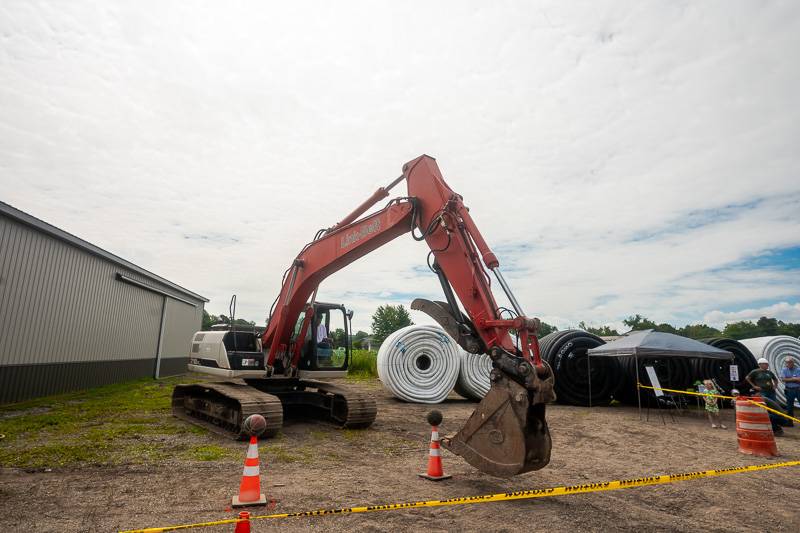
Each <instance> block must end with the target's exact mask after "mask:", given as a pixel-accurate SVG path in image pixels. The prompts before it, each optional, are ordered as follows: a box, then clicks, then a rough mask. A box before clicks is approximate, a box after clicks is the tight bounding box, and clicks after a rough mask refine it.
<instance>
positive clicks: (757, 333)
mask: <svg viewBox="0 0 800 533" xmlns="http://www.w3.org/2000/svg"><path fill="white" fill-rule="evenodd" d="M722 335H723V336H725V337H730V338H731V339H750V338H752V337H761V336H762V335H761V329H760V328H759V327H758V326H757V325H755V324H753V323H752V322H750V321H749V320H742V321H741V322H731V323H730V324H725V329H723V330H722Z"/></svg>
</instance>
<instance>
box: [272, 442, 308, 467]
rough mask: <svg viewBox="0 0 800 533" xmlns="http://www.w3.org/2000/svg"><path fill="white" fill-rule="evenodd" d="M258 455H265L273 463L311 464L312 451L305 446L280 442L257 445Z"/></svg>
mask: <svg viewBox="0 0 800 533" xmlns="http://www.w3.org/2000/svg"><path fill="white" fill-rule="evenodd" d="M258 449H259V456H262V455H261V454H264V455H263V456H265V457H267V458H268V459H269V460H271V461H272V462H274V463H302V464H311V463H312V462H313V460H314V452H313V451H312V450H311V449H310V448H308V447H306V446H298V447H286V446H284V445H282V444H264V445H262V446H259V448H258Z"/></svg>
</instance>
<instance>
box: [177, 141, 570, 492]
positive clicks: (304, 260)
mask: <svg viewBox="0 0 800 533" xmlns="http://www.w3.org/2000/svg"><path fill="white" fill-rule="evenodd" d="M401 181H405V182H406V184H407V187H408V193H407V195H406V196H401V197H398V198H394V199H393V200H391V201H389V202H388V204H387V205H386V206H385V207H384V208H383V209H380V210H378V211H376V212H374V213H372V214H369V215H366V216H363V215H364V214H365V213H366V212H367V211H368V210H369V209H370V208H371V207H373V206H374V205H375V204H376V203H378V202H380V201H381V200H383V199H385V198H387V197H388V196H389V190H390V189H392V188H393V187H394V186H396V185H397V184H398V183H400V182H401ZM405 233H411V235H412V237H413V238H414V239H415V240H417V241H425V243H426V244H427V245H428V247H429V253H428V259H427V262H428V266H429V267H430V269H431V270H432V271H433V272H434V273H435V274H436V276H437V277H438V279H439V281H440V283H441V286H442V289H443V291H444V296H445V301H430V300H424V299H416V300H414V301H413V302H412V305H411V307H412V309H417V310H420V311H423V312H426V313H427V314H429V315H430V316H432V317H433V318H434V319H435V320H436V321H437V322H438V323H439V324H440V325H441V326H442V327H443V328H444V329H445V331H446V332H447V333H448V334H449V335H450V336H451V337H452V338H453V339H455V341H456V342H458V344H459V345H460V346H461V347H462V348H463V349H464V350H466V351H467V352H470V353H476V354H478V353H486V354H489V356H490V358H491V360H492V366H493V369H492V371H491V374H490V380H491V388H490V390H489V392H488V393H487V394H486V396H485V397H484V399H483V400H482V401H481V402H480V404H479V405H478V406H477V408H476V409H475V411H474V412H473V413H472V415H471V416H470V418H469V419H468V420H467V422H466V423H465V424H464V426H463V427H462V428H461V429H460V430H459V431H458V432H457V433H456V434H455V435H452V436H449V437H445V438H443V439H442V441H441V444H442V446H443V447H445V448H446V449H448V450H450V451H451V452H453V453H455V454H457V455H460V456H461V457H463V458H464V459H465V460H466V461H467V462H468V463H470V464H471V465H473V466H474V467H476V468H478V469H479V470H481V471H483V472H486V473H488V474H491V475H495V476H501V477H509V476H513V475H516V474H520V473H523V472H527V471H531V470H537V469H540V468H542V467H544V466H545V465H547V464H548V462H549V460H550V449H551V440H550V433H549V430H548V427H547V421H546V419H545V407H546V404H547V403H548V402H551V401H553V400H554V399H555V394H554V392H553V372H552V369H550V367H549V366H548V365H547V363H546V362H545V361H543V360H542V358H541V356H540V353H539V344H538V340H537V332H538V328H539V320H538V319H536V318H528V317H527V316H526V315H525V313H524V312H523V310H522V308H521V306H520V304H519V303H518V302H517V300H516V298H515V297H514V295H513V293H512V292H511V289H510V288H509V286H508V284H507V283H506V280H505V279H504V277H503V274H502V272H501V271H500V262H499V261H498V260H497V257H496V256H495V254H494V253H493V252H492V251H491V249H490V248H489V246H488V245H487V244H486V241H485V240H484V239H483V237H482V236H481V234H480V232H479V231H478V228H477V226H476V225H475V222H474V221H473V220H472V216H471V215H470V213H469V209H468V208H467V207H466V206H465V205H464V203H463V199H462V197H461V196H460V195H459V194H457V193H455V192H453V190H452V189H451V188H450V187H449V186H448V185H447V183H445V181H444V179H443V178H442V175H441V172H440V171H439V167H438V165H437V164H436V161H435V160H434V159H433V158H432V157H430V156H427V155H423V156H420V157H418V158H416V159H414V160H413V161H409V162H408V163H406V164H405V165H403V173H402V175H401V176H399V177H398V178H397V179H395V180H394V181H392V182H391V183H390V184H389V185H388V186H387V187H381V188H379V189H378V190H377V191H375V193H373V194H372V196H370V197H369V198H368V199H367V200H366V201H364V202H363V203H362V204H361V205H360V206H358V207H357V208H356V209H355V210H354V211H353V212H352V213H350V214H349V215H347V216H346V217H345V218H343V219H342V220H341V221H340V222H338V223H337V224H335V225H333V226H331V227H330V228H326V229H322V230H320V231H319V232H317V234H316V235H315V237H314V239H313V240H312V241H311V242H310V243H308V244H307V245H306V246H304V247H303V249H302V250H301V251H300V253H299V254H298V255H297V257H296V258H295V259H294V261H292V264H291V265H290V266H289V268H288V269H287V270H286V272H285V273H284V277H283V284H282V287H281V291H280V294H279V295H278V297H277V298H276V300H275V302H274V303H273V305H272V308H271V309H270V314H269V319H268V322H267V327H266V329H265V330H264V331H263V333H261V334H259V333H256V332H255V331H236V330H235V329H228V330H227V331H203V332H198V333H196V334H195V336H194V338H193V342H192V350H191V352H192V353H191V355H190V362H189V369H190V370H192V371H195V372H200V373H204V374H208V375H212V376H217V377H221V378H229V381H225V382H208V383H199V384H191V385H179V386H177V387H176V388H175V390H174V392H173V400H172V405H173V413H174V414H175V415H176V416H178V417H181V418H183V419H186V420H189V421H191V422H193V423H196V424H200V425H204V426H205V427H208V428H209V429H212V430H214V431H217V432H219V433H223V434H227V435H230V436H232V437H235V438H241V437H242V436H243V432H242V427H241V426H242V421H243V420H244V419H245V418H246V417H247V416H249V415H250V414H253V413H260V414H262V415H264V417H265V418H266V419H267V423H268V429H267V434H268V435H269V434H275V433H276V432H277V431H278V430H279V429H280V427H281V424H282V421H283V417H284V415H287V416H292V415H295V416H302V417H312V418H323V419H327V420H330V421H333V422H335V423H338V424H340V425H342V426H344V427H351V428H364V427H368V426H369V425H370V424H372V422H373V421H374V419H375V416H376V414H377V409H376V404H375V401H374V399H373V398H372V397H370V396H369V395H366V394H364V393H360V392H354V391H350V390H348V389H347V388H346V387H342V386H340V385H334V384H331V383H327V382H325V381H320V380H318V379H316V378H326V377H338V376H343V375H345V374H346V370H347V364H348V361H349V357H350V334H349V332H350V327H349V319H351V318H352V312H350V311H347V310H346V308H345V307H344V306H342V305H338V304H329V303H322V302H317V301H316V295H317V289H318V287H319V284H320V283H321V282H322V281H323V280H324V279H325V278H327V277H328V276H330V275H331V274H333V273H334V272H336V271H338V270H340V269H342V268H344V267H345V266H347V265H349V264H350V263H352V262H353V261H356V260H357V259H359V258H361V257H363V256H364V255H366V254H368V253H370V252H372V251H374V250H377V249H378V248H380V247H381V246H383V245H384V244H386V243H388V242H389V241H391V240H393V239H395V238H397V237H399V236H400V235H403V234H405ZM489 272H491V273H492V274H493V275H494V278H495V279H496V280H497V283H498V284H499V285H500V287H501V288H502V290H503V292H504V293H505V294H506V296H507V298H508V300H509V302H510V303H511V307H512V308H513V309H507V308H503V307H500V306H498V304H497V302H496V301H495V298H494V296H493V294H492V290H491V286H492V278H491V276H490V274H489ZM459 302H460V304H461V305H460V306H459ZM337 317H338V320H339V321H340V322H338V323H339V324H342V323H343V325H344V328H337V329H343V331H344V335H341V334H340V335H338V336H336V335H334V334H333V333H332V330H331V326H332V325H337ZM231 322H232V323H233V320H231ZM511 330H513V331H514V332H515V333H516V335H514V336H512V335H511V334H510V331H511Z"/></svg>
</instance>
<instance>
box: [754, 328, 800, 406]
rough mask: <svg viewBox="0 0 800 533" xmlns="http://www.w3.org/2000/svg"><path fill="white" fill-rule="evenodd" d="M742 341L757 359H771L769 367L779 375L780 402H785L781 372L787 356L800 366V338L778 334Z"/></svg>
mask: <svg viewBox="0 0 800 533" xmlns="http://www.w3.org/2000/svg"><path fill="white" fill-rule="evenodd" d="M741 342H742V344H744V345H745V346H746V347H747V348H748V349H749V350H750V351H751V352H752V353H753V356H754V357H755V358H756V359H758V358H760V357H763V358H765V359H766V360H767V361H769V369H770V370H772V372H773V373H774V374H775V375H776V376H778V390H777V391H776V396H777V397H778V402H779V403H781V404H785V403H786V395H785V394H784V392H783V382H782V381H781V380H780V373H781V370H782V369H783V366H784V360H785V359H786V358H787V357H789V358H791V359H794V363H795V365H796V366H800V340H797V339H795V338H794V337H790V336H788V335H777V336H775V337H756V338H755V339H743V340H742V341H741Z"/></svg>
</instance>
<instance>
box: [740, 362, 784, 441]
mask: <svg viewBox="0 0 800 533" xmlns="http://www.w3.org/2000/svg"><path fill="white" fill-rule="evenodd" d="M745 380H747V382H748V383H749V384H750V386H751V387H753V390H755V391H757V392H758V393H759V394H760V395H761V397H762V398H764V401H765V403H766V405H767V407H770V408H772V409H780V406H779V405H778V398H777V396H776V395H775V389H777V388H778V378H777V377H776V376H775V374H773V373H772V371H771V370H770V369H769V361H767V359H766V358H764V357H762V358H761V359H759V360H758V368H754V369H753V370H751V371H750V373H749V374H747V377H745ZM768 412H769V421H770V422H771V423H772V433H774V434H775V436H776V437H780V436H781V435H783V428H782V427H781V424H780V418H779V417H778V415H776V414H775V413H773V412H772V411H768Z"/></svg>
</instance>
